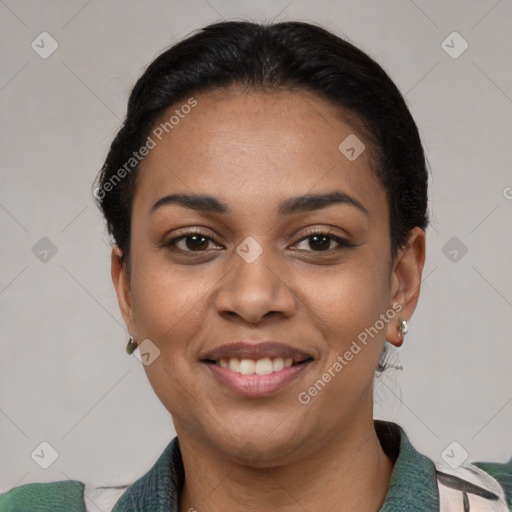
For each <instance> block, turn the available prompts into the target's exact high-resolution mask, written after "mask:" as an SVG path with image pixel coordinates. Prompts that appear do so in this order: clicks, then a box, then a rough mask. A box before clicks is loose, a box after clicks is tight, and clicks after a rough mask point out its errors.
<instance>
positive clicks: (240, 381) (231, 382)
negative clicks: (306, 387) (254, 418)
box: [204, 361, 311, 397]
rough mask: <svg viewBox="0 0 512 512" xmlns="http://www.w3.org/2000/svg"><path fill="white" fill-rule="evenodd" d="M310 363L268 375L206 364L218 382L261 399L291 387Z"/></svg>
mask: <svg viewBox="0 0 512 512" xmlns="http://www.w3.org/2000/svg"><path fill="white" fill-rule="evenodd" d="M310 362H311V361H306V362H304V363H300V364H297V365H294V366H289V367H287V368H283V369H282V370H280V371H278V372H273V373H270V374H268V375H256V374H252V375H242V374H241V373H238V372H233V371H231V370H230V369H229V368H223V367H222V366H219V365H216V364H214V363H204V364H205V365H206V366H207V367H208V368H209V369H210V371H211V372H212V374H213V375H214V376H215V377H216V378H217V379H218V380H220V381H221V382H222V383H223V384H225V385H226V386H227V387H228V388H229V389H231V390H232V391H234V392H235V393H238V394H239V395H242V396H247V397H261V396H268V395H272V394H274V393H277V392H278V391H281V390H282V389H284V388H285V387H287V386H289V385H291V384H292V383H293V382H295V381H296V380H297V379H298V378H299V377H300V375H302V373H303V372H304V371H305V370H306V368H307V367H308V365H309V363H310Z"/></svg>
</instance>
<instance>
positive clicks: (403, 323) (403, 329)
mask: <svg viewBox="0 0 512 512" xmlns="http://www.w3.org/2000/svg"><path fill="white" fill-rule="evenodd" d="M408 330H409V327H408V325H407V320H403V319H402V318H399V319H398V331H399V333H398V335H399V337H400V338H403V337H404V336H405V335H406V334H407V331H408Z"/></svg>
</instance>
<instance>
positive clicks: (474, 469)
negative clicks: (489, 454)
mask: <svg viewBox="0 0 512 512" xmlns="http://www.w3.org/2000/svg"><path fill="white" fill-rule="evenodd" d="M436 475H437V484H438V488H439V499H440V505H441V511H443V512H444V511H446V512H452V511H459V510H460V511H462V510H464V511H466V510H468V511H471V512H473V511H474V512H478V511H482V512H483V511H489V512H492V511H495V512H507V511H509V510H512V459H511V460H510V461H509V462H508V463H504V464H498V463H490V462H489V463H483V462H475V463H472V464H468V465H464V466H461V467H458V468H453V467H450V466H448V465H445V464H441V463H436ZM509 507H510V508H509Z"/></svg>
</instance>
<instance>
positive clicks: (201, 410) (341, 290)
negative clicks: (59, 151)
mask: <svg viewBox="0 0 512 512" xmlns="http://www.w3.org/2000/svg"><path fill="white" fill-rule="evenodd" d="M195 98H196V99H197V101H198V104H197V106H196V107H195V108H194V109H193V110H192V111H191V113H190V114H188V115H187V116H186V117H185V119H183V120H181V121H180V123H179V124H178V125H177V126H175V127H174V129H173V130H172V132H170V133H169V135H168V136H166V137H165V138H164V139H163V140H162V141H161V142H159V143H158V144H157V146H156V147H155V148H154V149H153V150H151V152H150V153H149V154H148V156H147V157H146V158H145V160H144V162H143V164H142V167H141V170H140V175H139V177H138V181H137V189H136V193H135V197H134V202H133V215H132V226H131V237H132V238H131V246H130V251H131V253H130V268H129V269H127V268H125V267H123V264H122V263H121V259H120V251H119V249H118V248H117V247H114V249H113V251H112V278H113V282H114V285H115V288H116V292H117V296H118V300H119V305H120V308H121V311H122V314H123V317H124V320H125V322H126V325H127V328H128V330H129V332H130V333H131V334H132V336H133V337H134V338H135V340H136V341H138V342H141V341H142V340H144V339H150V340H151V341H152V342H153V343H154V344H155V345H156V346H158V348H159V350H160V351H161V353H160V355H159V357H157V358H156V359H155V360H154V362H153V363H151V364H150V365H148V366H145V367H144V368H145V370H146V373H147V376H148V378H149V380H150V382H151V385H152V386H153V389H154V390H155V392H156V394H157V395H158V397H159V398H160V400H161V401H162V403H163V404H164V406H165V407H166V408H167V409H168V410H169V412H170V413H171V414H172V417H173V421H174V425H175V428H176V432H177V434H178V438H179V440H180V447H181V451H182V454H183V460H184V466H185V471H186V479H185V485H184V488H183V491H182V493H181V496H180V511H181V512H183V511H187V510H189V508H191V507H193V508H195V509H196V510H198V511H199V512H202V511H208V512H212V511H226V510H239V509H240V506H241V505H243V509H244V510H246V511H254V512H256V511H268V510H269V505H270V504H271V506H272V510H276V511H283V512H284V511H291V510H294V511H296V510H339V511H345V510H378V509H379V508H380V506H381V505H382V502H383V500H384V498H385V495H386V493H387V489H388V486H389V481H390V477H391V472H392V469H393V461H391V460H390V459H389V458H388V457H387V456H386V455H385V454H384V452H383V450H382V448H381V446H380V443H379V441H378V438H377V436H376V434H375V431H374V427H373V410H372V409H373V402H372V394H373V393H372V392H373V380H374V372H375V368H376V366H377V363H378V360H379V357H380V354H381V352H382V349H383V346H384V343H385V341H386V340H387V341H388V342H389V343H391V344H393V345H396V346H399V345H400V344H401V343H402V341H403V340H402V338H401V337H400V334H399V329H398V315H397V316H396V317H395V318H394V319H392V320H390V321H389V322H388V323H386V325H385V327H384V328H383V329H381V330H380V331H379V333H378V335H376V336H375V337H374V338H373V339H372V340H371V342H370V343H368V344H367V345H366V346H364V348H363V349H362V350H361V351H360V352H359V353H358V354H357V355H356V356H354V358H353V359H352V360H351V361H350V362H349V363H348V364H347V365H346V366H345V367H344V368H343V370H342V371H340V372H339V373H337V374H336V377H335V378H333V379H332V380H331V381H330V382H329V383H328V384H327V385H326V386H325V388H323V389H322V390H321V392H319V393H318V394H317V395H316V396H315V397H314V398H312V399H311V401H310V403H309V404H307V405H303V404H301V403H299V401H298V399H297V397H298V394H299V393H300V392H302V391H307V389H308V388H309V387H310V386H311V385H312V384H313V383H314V382H315V381H317V380H318V379H319V378H321V377H322V375H323V374H324V373H325V372H326V371H327V370H328V368H330V367H332V366H333V364H334V362H335V361H336V358H337V357H338V356H339V355H340V354H343V353H344V352H345V351H346V350H348V349H349V347H350V345H351V343H352V341H353V340H355V339H357V336H358V334H359V333H361V332H362V331H364V329H365V328H367V327H370V326H373V325H374V324H375V322H376V320H377V319H378V318H379V315H380V314H382V313H385V312H386V311H387V310H389V309H390V308H392V305H393V304H396V303H399V304H400V305H401V306H402V307H403V309H402V310H401V311H400V316H401V317H402V318H405V319H409V318H410V317H411V315H412V313H413V311H414V309H415V307H416V303H417V300H418V295H419V289H420V282H421V273H422V269H423V264H424V260H425V234H424V232H423V231H422V230H421V229H420V228H415V229H414V230H413V231H412V232H411V237H410V239H409V244H408V245H407V247H405V248H403V249H401V250H399V251H398V254H397V256H396V258H395V259H394V260H393V261H392V260H391V257H390V237H389V212H388V204H387V200H386V193H385V191H384V189H383V188H382V186H381V185H380V184H379V182H378V180H377V179H376V177H375V175H374V174H373V172H372V170H371V165H372V162H371V160H370V154H369V153H370V152H369V151H368V150H366V151H364V152H363V153H362V154H361V155H360V156H359V157H358V158H357V159H356V160H354V161H352V162H351V161H349V160H348V159H347V158H346V157H345V156H344V155H343V154H342V153H340V151H339V150H338V145H339V144H340V142H341V141H343V140H344V139H345V138H346V137H347V136H348V135H350V134H357V136H358V137H359V138H360V139H361V140H362V141H363V142H364V140H365V139H364V134H362V133H360V132H359V131H358V130H357V127H356V126H355V124H356V123H354V122H352V123H351V124H347V122H346V121H345V120H344V119H347V118H344V117H343V116H342V115H340V112H339V111H338V110H336V109H335V108H334V107H333V106H332V105H331V104H330V103H328V102H326V101H325V100H323V99H321V98H318V97H316V96H315V95H312V94H310V93H306V92H291V91H281V92H273V93H264V92H254V91H252V92H248V91H240V90H237V89H234V88H231V89H229V90H222V91H220V90H219V91H214V92H210V93H207V94H202V95H196V96H195ZM178 107H179V106H178ZM175 108H176V106H173V107H171V108H170V109H169V113H172V112H173V110H174V109H175ZM167 117H168V116H167V114H166V115H164V116H162V119H165V118H167ZM367 148H369V145H368V143H367ZM333 190H339V191H342V192H344V193H346V194H348V195H350V196H351V197H352V198H354V199H356V200H357V201H359V202H360V203H361V204H362V205H363V206H364V208H365V209H366V210H367V213H365V212H363V211H361V210H360V209H358V208H356V207H354V206H352V205H349V204H332V205H330V206H328V207H325V208H320V209H316V210H314V211H309V212H302V213H299V214H296V215H289V216H282V215H278V205H279V204H280V203H281V202H282V201H283V200H285V199H289V198H292V197H296V196H301V195H303V194H311V193H315V194H316V193H324V192H331V191H333ZM171 193H187V194H188V193H196V194H199V193H204V194H209V195H211V196H214V197H215V198H217V199H219V200H221V201H223V202H225V203H227V205H228V206H229V207H230V209H231V213H229V214H220V213H210V212H208V213H205V212H201V211H195V210H192V209H189V208H186V207H183V206H180V205H176V204H171V205H167V206H164V207H162V208H159V209H157V210H156V211H154V212H153V213H152V212H151V208H152V206H153V205H154V204H155V203H156V202H157V201H158V200H159V199H160V198H162V197H164V196H166V195H167V194H171ZM190 227H193V228H197V229H199V230H200V231H201V233H202V234H203V236H205V237H208V238H210V239H211V240H212V241H210V242H208V241H203V243H202V244H201V243H199V244H198V243H197V242H196V245H194V244H193V243H192V244H190V242H191V240H190V238H189V239H187V240H188V242H189V245H187V240H183V239H182V240H181V241H180V242H178V243H177V244H178V247H179V248H181V249H182V251H181V252H179V251H174V252H173V251H172V246H168V247H165V245H164V242H169V241H170V240H171V239H173V238H176V237H178V236H180V235H183V234H184V233H185V232H186V231H187V229H188V228H190ZM184 228H185V229H184ZM311 228H316V229H318V230H319V231H320V232H328V233H329V234H332V235H334V236H338V237H341V238H344V239H346V240H348V241H349V242H350V243H351V244H353V245H354V246H353V247H344V246H340V245H338V243H337V242H336V241H335V240H334V239H327V243H326V244H325V245H326V246H327V247H328V248H329V249H332V250H330V251H329V252H326V251H325V249H324V248H323V247H325V246H321V244H320V249H319V244H318V243H317V244H316V245H315V243H314V241H312V239H311V238H306V237H307V236H308V235H309V236H311V233H308V229H309V230H310V229H311ZM248 236H251V237H253V238H254V239H255V240H257V242H258V243H259V245H260V246H261V248H262V250H263V252H262V253H261V255H260V256H259V257H258V258H257V259H256V260H255V261H254V262H252V263H247V262H246V261H244V260H243V259H242V258H241V257H240V256H239V255H238V254H237V252H236V248H237V246H238V245H239V244H241V242H242V241H243V240H244V239H245V238H246V237H248ZM201 240H202V239H201ZM329 240H331V241H330V243H329ZM192 242H193V240H192ZM198 245H199V246H200V247H201V249H202V251H194V250H193V249H194V248H195V247H197V246H198ZM186 251H188V252H186ZM128 270H129V272H128ZM240 339H251V340H276V341H280V342H283V343H285V344H289V345H291V346H292V347H297V348H300V349H302V350H304V351H306V352H307V353H309V354H311V355H312V356H313V357H314V361H313V362H312V363H310V364H309V366H308V368H307V369H306V370H305V372H303V373H302V375H301V376H300V378H299V380H298V381H296V382H294V383H293V384H291V385H290V386H288V387H287V388H286V389H283V390H281V391H279V392H278V393H276V394H273V395H272V396H266V397H259V398H247V397H242V396H240V395H238V394H236V393H234V392H232V391H230V390H229V389H227V388H226V387H225V386H224V385H223V384H221V383H219V382H218V381H217V380H216V379H215V378H214V377H213V376H212V375H211V373H210V371H209V370H208V368H206V367H205V365H204V364H202V363H201V362H200V358H201V355H202V354H204V353H205V351H207V350H210V349H213V348H216V347H219V346H221V345H224V344H227V343H232V342H235V341H237V340H240Z"/></svg>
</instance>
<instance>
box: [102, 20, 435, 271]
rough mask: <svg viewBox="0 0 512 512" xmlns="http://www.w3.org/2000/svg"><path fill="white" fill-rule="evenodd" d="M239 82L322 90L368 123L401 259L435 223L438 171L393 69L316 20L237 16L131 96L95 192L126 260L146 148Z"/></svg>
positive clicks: (158, 68)
mask: <svg viewBox="0 0 512 512" xmlns="http://www.w3.org/2000/svg"><path fill="white" fill-rule="evenodd" d="M230 86H242V87H243V88H246V89H248V90H253V89H254V90H256V89H258V90H259V89H263V90H267V91H279V90H289V89H291V90H299V91H308V92H312V93H314V94H316V95H317V96H319V97H321V98H323V99H326V100H328V101H329V102H330V103H331V104H332V105H333V107H334V108H338V109H341V111H342V112H345V113H348V115H349V116H352V117H353V118H355V120H356V121H357V122H358V123H360V124H361V126H363V127H364V132H365V135H366V140H367V141H369V142H370V155H372V161H373V170H374V172H375V174H376V175H377V178H378V179H379V182H380V183H381V184H382V186H383V188H384V190H385V191H386V195H387V201H388V205H389V212H390V215H389V216H390V218H389V225H390V240H391V256H392V259H393V258H394V256H395V255H396V251H397V249H398V248H400V247H403V246H404V245H406V243H407V241H408V239H409V236H410V232H411V230H412V229H413V228H414V227H416V226H418V227H420V228H422V229H425V228H426V226H427V225H428V213H427V183H428V172H427V166H426V160H425V156H424V153H423V148H422V144H421V140H420V137H419V134H418V129H417V127H416V124H415V122H414V120H413V118H412V116H411V114H410V112H409V109H408V108H407V105H406V103H405V101H404V98H403V97H402V95H401V93H400V92H399V90H398V89H397V87H396V86H395V84H394V83H393V82H392V80H391V79H390V78H389V77H388V75H387V74H386V72H385V71H384V70H383V69H382V68H381V67H380V66H379V65H378V64H377V63H376V62H375V61H374V60H373V59H371V58H370V57H369V56H368V55H366V54H365V53H364V52H362V51H361V50H359V49H358V48H356V47H355V46H354V45H352V44H351V43H349V42H347V41H345V40H343V39H341V38H340V37H338V36H336V35H334V34H332V33H331V32H329V31H327V30H325V29H323V28H322V27H319V26H316V25H312V24H309V23H304V22H283V23H252V22H248V21H227V22H220V23H215V24H212V25H209V26H207V27H205V28H203V29H201V30H199V31H198V32H196V33H195V34H193V35H191V36H189V37H187V38H186V39H184V40H182V41H180V42H179V43H177V44H175V45H173V46H171V47H170V48H169V49H167V50H166V51H164V52H163V53H162V54H161V55H160V56H158V57H157V58H156V59H155V60H154V61H153V62H152V63H151V64H150V65H149V66H148V67H147V69H146V71H145V72H144V73H143V75H142V76H141V77H140V78H139V79H138V81H137V83H136V84H135V86H134V88H133V90H132V92H131V95H130V99H129V101H128V110H127V115H126V118H125V120H124V123H123V125H122V127H121V128H120V130H119V131H118V133H117V135H116V137H115V138H114V141H113V142H112V144H111V146H110V150H109V152H108V155H107V158H106V160H105V163H104V165H103V167H102V169H101V171H100V173H99V175H98V177H97V179H96V189H95V192H94V195H95V197H96V199H97V202H98V206H99V207H100V209H101V211H102V212H103V215H104V217H105V220H106V224H107V229H108V231H109V233H110V235H111V236H112V237H113V239H114V242H115V243H116V245H117V246H118V247H119V249H120V250H121V252H122V257H123V262H127V261H128V258H129V251H130V225H131V215H132V204H133V197H134V192H135V187H136V177H137V171H138V169H139V166H140V161H141V159H142V157H141V156H140V154H141V153H143V152H142V151H141V152H139V149H140V148H143V147H144V146H145V144H146V143H147V141H148V137H149V135H150V133H151V130H152V129H153V128H154V126H155V123H156V122H157V120H158V119H159V118H161V116H162V114H163V113H164V112H165V111H166V110H167V109H168V108H169V107H171V106H173V105H176V104H177V103H179V102H184V101H185V100H188V101H187V104H190V98H191V97H192V95H194V94H196V95H197V94H199V93H204V92H208V91H214V90H216V89H221V88H228V87H230ZM340 142H341V141H340ZM134 155H136V156H134Z"/></svg>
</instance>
